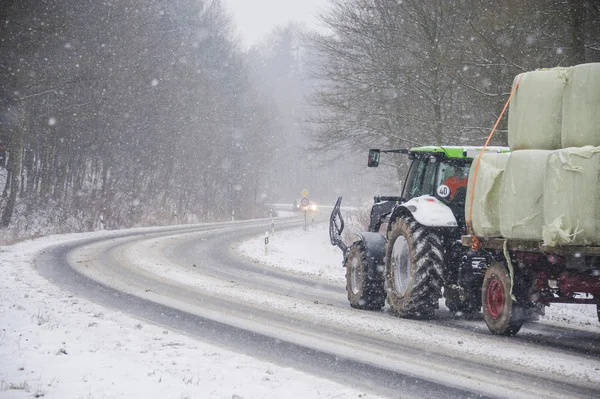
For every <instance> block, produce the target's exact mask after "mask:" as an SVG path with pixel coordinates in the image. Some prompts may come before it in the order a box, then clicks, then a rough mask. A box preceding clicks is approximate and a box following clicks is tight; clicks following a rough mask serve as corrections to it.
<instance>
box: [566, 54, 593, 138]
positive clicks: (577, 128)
mask: <svg viewBox="0 0 600 399" xmlns="http://www.w3.org/2000/svg"><path fill="white" fill-rule="evenodd" d="M562 114H563V116H562V148H569V147H583V146H587V145H591V146H596V147H598V146H600V63H593V64H582V65H577V66H575V67H573V68H572V69H571V71H570V72H569V76H568V79H567V84H566V87H565V93H564V100H563V111H562Z"/></svg>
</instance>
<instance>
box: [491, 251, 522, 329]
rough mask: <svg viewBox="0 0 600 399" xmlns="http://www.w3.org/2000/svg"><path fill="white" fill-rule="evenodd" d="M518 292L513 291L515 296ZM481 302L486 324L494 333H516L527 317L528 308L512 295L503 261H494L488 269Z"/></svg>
mask: <svg viewBox="0 0 600 399" xmlns="http://www.w3.org/2000/svg"><path fill="white" fill-rule="evenodd" d="M513 280H514V277H513ZM518 294H519V293H517V292H513V296H516V297H518V296H519V295H518ZM481 302H482V303H483V307H482V308H483V319H484V320H485V324H487V326H488V328H489V329H490V331H491V332H492V333H494V334H498V335H515V334H516V333H518V332H519V330H520V329H521V326H523V323H524V321H525V320H526V319H527V317H526V313H527V311H526V309H525V308H524V307H523V306H522V305H519V304H518V303H517V302H515V301H514V300H513V299H512V297H511V279H510V274H509V272H508V268H507V267H506V266H505V265H504V264H503V263H501V262H493V263H492V264H491V265H490V267H489V268H488V269H487V270H486V272H485V277H484V278H483V286H482V290H481Z"/></svg>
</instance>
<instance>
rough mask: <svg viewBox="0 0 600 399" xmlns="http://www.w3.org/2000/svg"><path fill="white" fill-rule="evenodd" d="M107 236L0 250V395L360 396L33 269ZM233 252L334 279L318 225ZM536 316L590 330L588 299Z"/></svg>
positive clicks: (335, 261) (338, 272)
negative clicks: (111, 304)
mask: <svg viewBox="0 0 600 399" xmlns="http://www.w3.org/2000/svg"><path fill="white" fill-rule="evenodd" d="M111 234H113V233H111V232H99V233H89V234H84V235H81V234H79V235H63V236H54V237H46V238H41V239H37V240H32V241H26V242H23V243H20V244H16V245H13V246H7V247H2V248H0V359H2V360H0V397H1V398H5V397H7V398H12V397H15V398H21V397H32V396H37V397H39V396H44V397H56V398H63V397H68V398H102V397H108V398H116V397H128V398H131V397H160V398H163V397H164V398H186V397H211V398H213V397H214V398H267V397H268V398H271V397H282V398H284V397H310V398H312V397H324V398H334V397H335V398H355V397H359V396H362V397H365V394H364V392H360V391H357V390H354V389H350V388H347V387H344V386H341V385H339V384H336V383H333V382H330V381H327V380H324V379H320V378H318V377H315V376H312V375H309V374H305V373H302V372H299V371H296V370H293V369H290V368H282V367H279V366H276V365H274V364H271V363H268V362H264V361H259V360H256V359H253V358H250V357H248V356H244V355H240V354H236V353H233V352H230V351H226V350H223V349H221V348H218V347H215V346H211V345H207V344H205V343H202V342H199V341H197V340H195V339H192V338H190V337H188V336H185V335H182V334H179V333H176V332H173V331H169V330H167V329H165V328H163V327H159V326H155V325H149V324H147V323H145V322H142V321H140V320H137V319H135V318H133V317H130V316H128V315H126V314H123V313H121V312H117V311H113V310H108V309H106V308H103V307H101V306H99V305H96V304H94V303H91V302H89V301H87V300H85V299H82V298H79V297H73V296H72V295H71V294H70V293H69V292H66V291H64V290H62V289H59V288H57V287H55V286H53V285H50V284H49V283H48V282H47V281H46V280H45V279H44V278H42V277H40V276H39V275H38V274H37V273H36V271H35V270H34V268H33V259H34V258H35V256H36V254H37V253H39V252H40V251H43V250H44V249H45V248H47V247H48V246H50V245H54V244H57V243H61V242H68V241H72V240H75V239H80V238H82V237H86V236H90V237H91V236H93V237H97V236H101V235H111ZM237 250H238V251H239V253H240V254H241V255H242V256H245V257H247V258H249V259H251V260H252V261H254V262H261V263H265V264H268V265H270V266H271V267H275V268H280V269H285V270H290V271H293V272H296V273H302V274H305V275H311V276H314V278H316V279H326V280H330V281H332V280H333V281H337V282H339V283H340V284H342V285H343V284H344V269H343V268H342V267H341V253H340V252H339V250H338V249H337V248H334V247H333V246H331V245H330V244H329V241H328V235H327V227H326V225H324V224H317V225H311V226H310V227H309V229H308V231H304V230H303V229H302V228H298V229H293V230H284V231H276V232H275V234H274V235H271V237H270V241H269V244H268V248H267V254H266V255H265V246H264V236H263V235H260V236H256V237H253V238H251V239H249V240H248V241H246V242H244V243H242V244H241V245H240V246H239V247H238V249H237ZM156 270H157V271H160V270H161V269H160V268H156ZM542 320H543V322H545V323H554V324H561V325H565V324H567V323H568V324H569V325H570V326H571V327H574V326H578V327H580V328H582V329H596V331H597V325H596V324H597V320H596V315H595V309H594V308H593V307H592V306H574V305H562V306H559V305H553V306H552V307H550V308H549V310H548V312H547V316H546V317H545V318H543V319H542ZM368 397H373V396H372V395H369V396H368Z"/></svg>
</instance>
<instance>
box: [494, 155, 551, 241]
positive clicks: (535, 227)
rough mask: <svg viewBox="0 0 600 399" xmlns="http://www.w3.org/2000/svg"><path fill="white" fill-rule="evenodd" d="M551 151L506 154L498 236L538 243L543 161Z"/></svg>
mask: <svg viewBox="0 0 600 399" xmlns="http://www.w3.org/2000/svg"><path fill="white" fill-rule="evenodd" d="M550 153H551V151H547V150H522V151H515V152H513V153H511V154H510V157H509V158H508V162H507V164H506V169H505V170H504V174H503V176H502V188H501V190H500V232H501V233H502V237H504V238H508V239H515V240H527V241H541V240H542V227H543V224H544V217H543V205H544V204H543V196H544V181H545V178H546V161H547V160H548V155H550Z"/></svg>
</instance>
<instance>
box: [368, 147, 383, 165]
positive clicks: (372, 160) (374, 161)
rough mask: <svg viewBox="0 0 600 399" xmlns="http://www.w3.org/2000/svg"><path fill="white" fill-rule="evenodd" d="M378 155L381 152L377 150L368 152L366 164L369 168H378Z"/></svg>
mask: <svg viewBox="0 0 600 399" xmlns="http://www.w3.org/2000/svg"><path fill="white" fill-rule="evenodd" d="M380 153H381V151H379V150H369V160H368V162H367V166H368V167H369V168H376V167H378V166H379V156H380Z"/></svg>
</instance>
